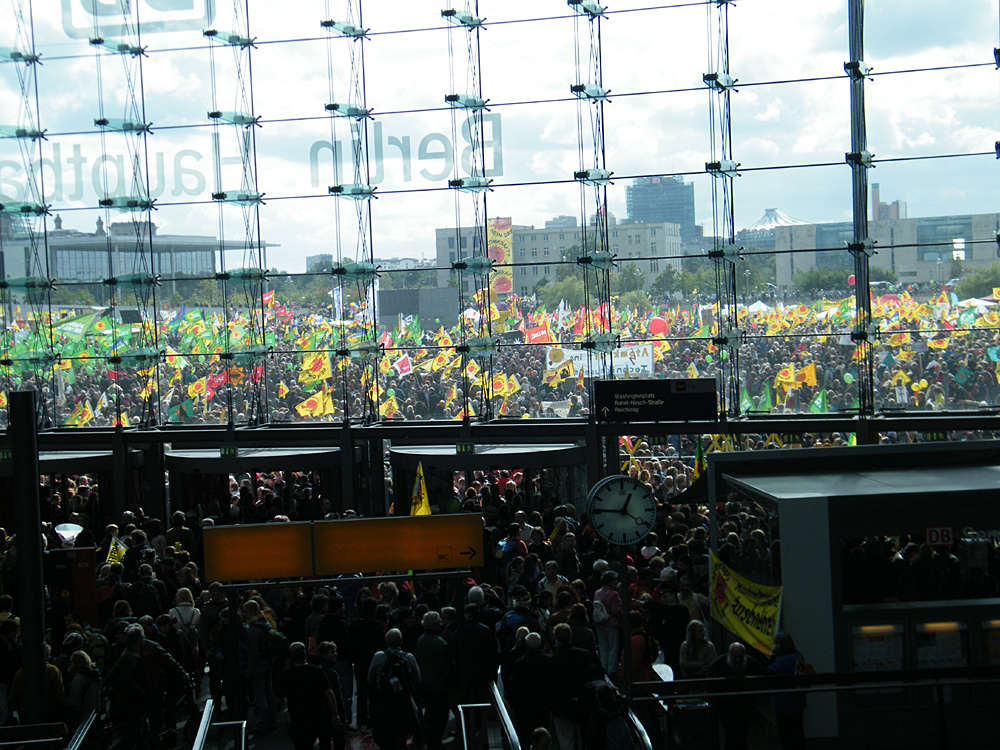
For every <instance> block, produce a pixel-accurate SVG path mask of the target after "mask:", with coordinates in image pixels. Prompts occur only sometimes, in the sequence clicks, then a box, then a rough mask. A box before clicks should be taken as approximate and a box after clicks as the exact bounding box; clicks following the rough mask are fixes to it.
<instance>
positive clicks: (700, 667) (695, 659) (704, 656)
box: [678, 620, 716, 679]
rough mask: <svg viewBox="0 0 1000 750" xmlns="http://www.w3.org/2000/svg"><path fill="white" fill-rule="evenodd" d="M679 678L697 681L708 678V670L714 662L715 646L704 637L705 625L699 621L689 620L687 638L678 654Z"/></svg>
mask: <svg viewBox="0 0 1000 750" xmlns="http://www.w3.org/2000/svg"><path fill="white" fill-rule="evenodd" d="M679 657H680V658H679V660H678V663H679V666H680V669H681V675H680V676H681V677H686V678H687V679H699V678H704V677H708V668H709V667H710V666H711V665H712V662H714V661H715V657H716V654H715V646H714V645H713V644H712V642H711V641H710V640H708V638H707V637H706V636H705V624H704V623H703V622H702V621H701V620H691V622H689V623H688V626H687V638H685V639H684V643H682V644H681V648H680V654H679Z"/></svg>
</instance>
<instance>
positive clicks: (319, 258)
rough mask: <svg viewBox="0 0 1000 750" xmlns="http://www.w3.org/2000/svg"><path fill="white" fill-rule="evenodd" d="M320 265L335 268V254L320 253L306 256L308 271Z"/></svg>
mask: <svg viewBox="0 0 1000 750" xmlns="http://www.w3.org/2000/svg"><path fill="white" fill-rule="evenodd" d="M316 266H320V267H322V268H333V254H332V253H320V254H319V255H307V256H306V273H309V271H311V270H313V269H314V268H316Z"/></svg>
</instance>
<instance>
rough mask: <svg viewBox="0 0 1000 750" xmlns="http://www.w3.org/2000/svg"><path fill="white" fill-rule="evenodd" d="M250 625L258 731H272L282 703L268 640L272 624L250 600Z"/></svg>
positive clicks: (247, 607) (245, 617) (246, 608)
mask: <svg viewBox="0 0 1000 750" xmlns="http://www.w3.org/2000/svg"><path fill="white" fill-rule="evenodd" d="M242 614H243V620H244V622H245V623H246V626H247V636H248V639H247V647H248V652H247V671H246V674H247V678H248V679H249V681H250V690H251V692H252V693H253V699H254V730H253V732H254V734H257V735H263V734H270V733H271V732H273V731H274V730H275V729H277V728H278V705H277V700H276V698H275V695H274V686H273V684H272V679H271V672H272V663H271V658H270V656H269V655H268V653H267V644H266V640H267V638H268V631H269V630H271V624H270V623H269V622H268V621H267V619H266V618H265V617H264V616H263V615H262V614H261V610H260V605H259V604H258V603H257V602H256V601H254V600H252V599H251V600H249V601H247V602H245V603H244V604H243V607H242Z"/></svg>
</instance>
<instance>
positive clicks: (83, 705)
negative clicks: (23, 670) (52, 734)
mask: <svg viewBox="0 0 1000 750" xmlns="http://www.w3.org/2000/svg"><path fill="white" fill-rule="evenodd" d="M64 682H65V683H66V727H67V729H68V730H69V731H70V732H71V733H72V732H75V731H76V728H77V727H78V726H79V725H80V722H82V721H84V720H86V718H87V717H88V716H90V714H91V713H95V716H96V719H95V721H94V724H93V725H92V726H91V728H90V730H89V731H88V733H87V738H86V741H85V745H84V747H86V748H88V749H90V748H95V749H96V748H99V747H101V746H102V744H103V743H102V741H103V735H104V733H103V724H102V722H101V720H100V718H101V713H102V709H103V707H102V705H101V672H100V670H98V669H97V667H96V666H94V662H93V661H91V659H90V656H89V655H88V654H87V652H86V651H74V652H73V653H72V654H71V655H70V660H69V669H68V670H67V672H66V674H65V675H64Z"/></svg>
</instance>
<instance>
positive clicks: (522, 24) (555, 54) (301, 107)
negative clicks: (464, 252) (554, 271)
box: [0, 0, 1000, 272]
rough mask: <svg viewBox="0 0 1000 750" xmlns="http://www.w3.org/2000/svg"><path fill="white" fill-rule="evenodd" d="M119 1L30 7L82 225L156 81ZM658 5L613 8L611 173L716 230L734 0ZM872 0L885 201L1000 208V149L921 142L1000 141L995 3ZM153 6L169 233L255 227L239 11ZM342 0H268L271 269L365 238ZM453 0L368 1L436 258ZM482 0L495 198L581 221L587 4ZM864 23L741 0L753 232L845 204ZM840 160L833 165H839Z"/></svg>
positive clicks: (421, 250) (378, 243) (608, 39)
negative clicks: (668, 190)
mask: <svg viewBox="0 0 1000 750" xmlns="http://www.w3.org/2000/svg"><path fill="white" fill-rule="evenodd" d="M111 4H112V3H110V2H108V3H104V4H102V3H94V2H93V1H92V0H61V2H60V3H58V4H57V3H55V2H52V1H50V2H45V3H41V2H36V3H35V6H36V8H35V14H34V22H35V29H34V31H35V38H36V44H37V49H38V51H39V52H40V53H41V54H42V56H43V60H44V65H43V66H41V67H40V68H39V69H38V84H39V109H40V118H39V119H40V126H41V127H42V128H44V129H45V130H47V131H48V134H49V138H48V140H47V141H45V142H44V143H43V144H42V154H41V156H42V157H43V158H44V159H45V160H48V161H46V162H45V163H46V164H48V165H56V166H49V167H48V168H47V169H46V170H45V182H46V194H47V196H48V198H47V200H48V202H49V203H51V204H52V205H53V210H54V211H55V212H58V213H60V214H61V215H62V217H63V220H64V225H65V226H67V227H73V228H79V229H82V230H86V231H91V230H92V228H93V226H94V222H95V221H96V219H97V217H98V216H100V215H101V214H102V212H101V211H99V210H97V209H96V208H94V207H95V205H96V202H97V199H98V197H100V196H101V194H102V193H103V191H104V190H105V187H104V186H105V183H106V182H107V184H108V185H110V186H111V188H110V191H111V192H114V191H116V190H118V191H120V192H122V193H125V192H128V187H127V184H128V180H129V168H128V163H129V158H128V156H127V154H128V152H129V148H130V146H129V143H130V141H128V140H127V139H126V138H125V137H123V136H121V135H116V134H108V135H107V136H105V137H104V138H102V137H101V136H100V135H99V134H98V133H97V132H96V128H95V127H94V125H93V120H94V119H95V118H96V117H98V116H99V115H100V112H101V111H102V105H103V112H104V115H105V116H106V117H109V118H113V117H122V116H125V115H126V111H127V110H126V105H127V102H128V100H129V95H128V91H129V88H130V78H131V85H132V87H133V89H134V90H136V91H138V87H139V81H140V79H139V77H138V74H137V71H138V68H137V66H135V65H133V64H130V63H128V64H127V58H126V59H125V60H123V59H121V58H120V57H119V56H117V55H113V54H107V55H105V56H103V57H101V59H100V63H99V64H98V60H97V57H96V56H95V54H94V51H93V48H92V47H91V45H90V44H89V43H88V38H89V37H92V36H93V35H94V15H93V10H94V7H95V6H97V7H102V6H103V5H111ZM209 5H211V3H209ZM238 5H242V0H240V2H239V3H238ZM653 5H654V4H652V3H646V2H637V1H636V0H630V1H629V2H621V3H614V4H609V5H608V11H609V12H608V16H607V18H606V20H605V21H603V22H602V24H601V46H602V61H603V74H604V85H605V86H606V87H607V88H609V89H610V90H611V100H610V102H609V103H608V104H606V106H605V133H606V136H605V137H606V161H607V167H608V169H610V170H611V171H612V172H614V174H615V178H616V182H615V184H614V185H613V186H612V187H611V188H609V190H608V203H609V210H610V212H611V213H612V214H614V215H615V216H617V217H618V218H619V219H624V218H625V217H626V214H627V212H626V208H625V186H626V185H627V184H628V183H629V181H630V179H631V178H632V177H634V176H638V175H659V174H662V175H666V174H683V175H685V179H687V180H689V181H693V182H694V184H695V195H696V201H697V205H696V212H697V219H698V221H699V222H700V223H703V224H704V225H705V227H706V234H708V233H710V232H711V222H712V208H711V182H710V178H709V177H707V176H706V175H705V174H704V165H705V162H706V161H708V160H709V155H710V145H709V144H710V140H709V138H710V129H709V94H708V93H707V90H706V89H705V87H704V86H703V84H702V81H701V77H702V74H703V73H705V72H708V71H709V70H711V69H714V67H715V65H716V64H715V63H713V62H711V58H712V53H711V52H710V47H711V49H714V48H715V47H716V43H715V37H714V35H713V34H710V32H709V23H708V18H709V15H712V16H713V17H714V16H715V11H714V10H711V11H710V10H709V9H714V7H715V6H714V4H711V5H709V6H704V5H696V6H688V5H679V4H678V5H675V6H674V7H670V6H666V5H665V6H663V7H659V8H653V7H652V6H653ZM867 6H868V9H867V11H866V31H865V47H866V53H865V58H866V60H865V61H866V62H867V63H868V65H869V66H870V67H872V68H873V72H874V76H873V80H871V81H870V82H869V83H868V85H867V87H866V111H867V122H868V133H869V149H870V150H871V151H872V152H874V153H875V155H876V158H877V159H893V160H895V161H891V162H888V163H880V164H878V166H877V168H876V169H875V170H873V172H872V173H871V177H870V180H871V182H877V183H879V184H880V186H881V191H882V198H883V200H887V201H892V200H896V199H899V200H903V201H905V202H906V203H907V205H908V211H909V215H910V216H911V217H913V216H928V215H939V214H950V213H985V212H994V211H997V210H998V201H997V198H998V194H997V185H998V184H1000V181H998V179H997V168H998V166H997V161H996V159H995V158H994V157H993V156H992V155H991V154H989V153H987V154H986V155H979V156H961V157H959V158H949V159H919V158H915V157H931V156H944V155H967V154H982V153H983V152H992V151H993V148H994V146H993V144H994V142H995V141H996V140H997V139H998V138H1000V134H998V122H1000V79H998V73H997V71H996V69H995V66H994V65H993V49H994V47H997V46H1000V41H998V34H1000V31H998V16H1000V13H998V5H997V0H953V2H948V3H941V2H931V1H930V0H924V1H922V2H915V1H913V0H909V1H907V2H904V1H903V0H880V1H879V2H870V3H868V4H867ZM136 7H137V8H138V10H139V14H140V18H141V19H142V21H143V24H144V26H143V29H144V30H143V35H142V44H143V45H144V46H145V47H147V56H146V57H145V58H144V59H143V61H142V76H141V85H142V93H143V94H144V96H141V97H140V98H141V100H142V101H143V102H144V105H145V120H146V121H147V122H150V123H152V125H153V134H152V135H151V136H150V137H149V138H148V139H147V141H146V148H147V149H148V153H147V152H142V154H141V155H142V159H143V161H144V162H145V163H147V164H148V168H147V171H148V173H149V176H150V185H151V191H152V193H153V195H154V196H155V197H156V199H157V206H158V210H157V211H156V213H155V214H154V221H155V222H156V224H157V225H158V228H159V231H160V232H161V233H178V234H197V235H209V236H217V235H218V234H219V232H220V227H221V231H222V232H223V233H224V234H226V235H227V237H229V238H234V239H238V238H240V237H242V236H243V234H244V232H245V224H244V221H243V213H242V211H240V210H239V209H236V208H231V207H227V208H225V209H223V210H222V211H221V212H220V209H219V207H218V206H217V205H216V204H214V203H213V202H212V200H211V193H212V192H213V190H214V183H215V177H214V167H213V162H214V159H213V148H215V145H214V144H215V142H216V141H214V140H213V136H214V135H215V134H216V132H217V136H218V141H217V142H218V149H219V153H220V155H221V156H222V157H223V159H224V161H226V162H227V163H226V164H225V165H224V166H223V169H222V187H223V189H229V190H231V189H233V188H234V187H238V185H239V183H240V172H239V167H238V166H234V165H233V164H232V161H233V157H234V156H235V154H236V153H237V146H238V142H237V135H238V132H239V131H238V130H237V129H233V128H220V129H218V131H216V130H215V129H214V128H212V127H211V126H209V124H208V122H209V121H208V119H207V116H206V114H207V112H208V111H210V110H212V109H218V110H222V111H234V110H242V109H244V107H243V105H242V103H241V100H240V97H239V95H238V91H239V82H238V81H237V78H236V75H235V66H234V64H233V58H234V55H233V54H232V52H231V51H230V50H228V49H217V50H216V52H215V54H214V56H213V55H210V54H209V51H208V49H207V47H206V44H205V40H204V38H203V37H202V34H201V30H202V29H204V28H206V27H214V28H216V29H218V30H220V31H229V30H232V29H236V28H238V25H239V24H238V21H236V20H235V19H234V18H233V11H232V6H230V5H228V4H226V3H222V2H220V3H218V4H217V7H216V8H215V9H214V14H213V13H211V12H208V13H206V0H156V1H155V2H154V1H153V0H142V1H141V2H139V3H138V4H137V6H136ZM346 7H347V6H346V3H345V2H340V1H337V2H334V1H332V0H331V1H330V2H328V3H323V2H310V1H305V0H297V1H296V2H294V3H288V2H284V3H279V2H275V1H274V0H251V1H250V3H249V8H250V13H249V28H250V33H251V35H252V36H253V37H255V39H256V48H255V49H254V50H253V51H252V53H251V59H252V82H253V91H252V93H253V109H254V112H255V113H256V114H257V115H259V116H260V117H261V127H260V128H258V129H256V131H255V138H256V143H255V146H256V169H257V180H258V186H259V189H260V191H261V192H263V193H264V194H265V201H266V203H265V205H263V206H262V207H261V209H260V228H261V234H262V236H263V238H264V239H265V240H266V241H267V242H268V243H273V244H277V245H279V247H277V248H271V249H270V250H269V257H268V263H269V265H271V266H276V267H278V268H281V269H283V270H287V271H292V272H300V271H303V270H305V263H304V258H305V256H307V255H313V254H317V253H326V252H331V253H333V254H335V255H336V254H338V252H340V253H342V254H343V256H344V257H353V256H354V253H355V247H356V240H355V236H354V233H355V227H356V225H357V219H356V216H355V206H354V205H353V204H351V203H349V202H346V201H337V200H335V199H333V198H330V197H328V196H327V194H326V193H327V187H328V186H329V185H331V184H334V182H335V178H334V175H333V171H334V168H333V159H332V150H331V149H330V147H329V144H330V143H331V142H332V141H334V140H340V141H341V142H342V143H343V144H344V148H345V151H346V150H347V149H349V145H348V144H349V139H350V135H349V131H348V129H347V128H346V127H345V122H344V121H343V120H338V121H336V122H335V123H333V122H331V120H330V118H328V117H326V115H325V112H324V104H325V103H327V102H329V101H331V96H332V99H333V100H334V101H338V102H339V101H346V100H347V99H348V94H349V84H350V76H349V70H350V50H351V47H352V46H354V47H355V49H356V48H357V46H358V45H352V44H351V43H349V42H347V41H345V40H343V39H334V40H332V41H328V39H327V38H326V34H325V32H323V31H322V29H321V28H320V25H319V24H320V21H321V20H322V19H324V18H332V19H334V20H345V19H347V17H348V14H347V10H346ZM443 7H446V4H445V3H430V2H424V0H418V1H417V2H414V1H413V0H407V1H404V2H397V1H395V0H378V2H369V3H366V4H365V5H364V7H363V12H364V18H363V25H364V27H365V28H367V29H369V30H370V37H369V40H368V41H366V42H365V43H364V70H365V87H366V94H367V103H368V106H369V108H371V109H372V110H373V112H374V114H375V119H374V120H371V121H369V122H368V139H369V159H370V163H371V169H372V175H373V182H375V183H376V184H377V188H378V193H380V194H381V197H380V198H379V199H378V200H376V201H374V202H373V204H372V231H373V236H374V242H373V246H374V249H375V254H376V255H377V256H378V257H401V256H409V257H419V256H424V257H432V256H433V248H434V244H433V243H434V229H435V228H436V227H449V226H454V225H455V223H456V221H457V219H458V218H460V219H461V221H462V223H463V224H467V223H469V222H470V218H471V213H470V209H469V206H470V205H471V203H470V201H469V199H468V198H464V199H462V200H460V201H459V202H458V207H457V208H456V200H455V196H454V194H453V193H452V192H450V191H448V190H446V189H443V188H444V187H445V186H446V181H447V179H448V178H449V177H451V176H453V167H452V165H453V157H455V156H456V155H457V156H458V158H459V160H461V154H462V151H463V150H464V149H465V147H466V146H467V144H466V142H465V141H464V139H463V138H462V134H461V121H460V120H459V121H457V122H456V121H455V120H454V119H453V112H452V111H451V110H449V109H447V108H446V107H445V106H444V96H445V95H446V94H448V93H452V90H453V89H454V91H455V92H457V93H465V92H466V91H467V90H468V88H467V72H466V71H467V69H468V65H467V60H466V50H467V47H466V39H465V33H464V32H463V31H460V30H454V31H452V32H451V36H450V43H449V31H448V30H447V26H446V25H445V23H444V22H443V20H442V18H441V15H440V11H441V9H442V8H443ZM456 7H459V6H456ZM462 7H464V6H462ZM210 10H211V9H210ZM10 12H11V11H10V9H9V6H8V7H5V8H4V9H3V10H2V11H0V14H6V15H0V29H2V31H0V47H4V46H6V47H14V46H18V42H17V39H16V38H15V35H14V29H15V28H16V24H15V23H14V20H13V18H12V17H11V16H10ZM206 15H207V16H208V18H206ZM479 15H480V16H482V17H485V19H486V27H485V28H484V29H483V30H482V31H481V33H480V58H481V65H480V70H481V79H482V92H483V96H484V97H485V98H487V99H488V100H489V103H490V111H489V115H488V120H489V124H488V128H487V135H488V136H489V144H488V145H489V147H488V148H487V160H488V162H489V164H490V166H492V168H493V170H494V172H495V174H494V176H493V180H494V190H493V192H491V193H490V194H489V195H488V198H487V205H488V213H489V215H490V216H510V217H512V218H513V220H514V223H515V224H533V225H535V226H542V225H543V224H544V222H545V220H546V219H549V218H551V217H553V216H556V215H560V214H570V215H575V216H578V217H579V215H580V195H579V189H578V188H577V187H576V186H575V185H573V184H572V182H571V180H572V174H573V171H574V170H576V169H579V168H580V160H579V156H578V149H577V142H578V140H577V121H578V119H577V118H578V105H577V102H576V101H575V100H574V99H573V98H572V97H571V95H570V93H569V87H570V85H571V84H572V83H575V82H576V76H577V72H576V68H575V57H576V55H575V47H576V44H577V40H579V43H580V44H581V45H582V46H581V48H580V49H581V50H582V52H581V55H582V58H583V60H584V63H586V59H587V46H588V45H589V31H588V27H587V24H586V23H578V24H577V23H575V22H574V19H573V16H572V14H571V12H570V9H569V8H568V6H567V5H566V4H565V3H564V2H538V1H534V0H533V1H529V0H504V1H503V2H499V1H497V2H485V1H484V2H481V3H480V5H479ZM846 21H847V3H846V0H809V2H802V0H746V2H742V3H737V4H734V5H733V6H732V7H731V8H730V10H729V37H730V69H731V73H732V75H733V76H734V77H735V78H736V79H738V84H737V89H738V91H737V92H736V93H734V94H733V95H732V118H733V127H732V143H733V155H734V158H735V159H736V161H738V162H739V163H740V164H741V165H742V167H743V168H744V171H743V173H742V176H741V177H740V178H739V179H738V180H737V181H736V185H735V192H734V207H735V215H736V226H737V228H740V227H743V226H747V225H749V224H751V223H753V222H754V221H755V220H756V219H757V218H759V217H760V216H761V214H763V212H764V210H765V209H766V208H770V207H776V208H779V209H781V210H782V211H784V212H785V213H787V214H789V215H791V216H792V217H794V218H796V219H799V220H802V221H808V222H823V221H844V220H849V219H850V207H851V188H850V171H849V169H848V168H847V167H846V166H845V165H844V164H843V161H844V153H845V152H846V151H849V150H850V136H849V93H848V83H847V79H846V77H845V76H844V72H843V63H844V61H845V60H847V58H848V53H847V49H848V39H847V23H846ZM101 22H102V26H101V35H102V36H104V37H105V38H108V39H111V38H114V37H115V35H116V34H117V33H118V31H117V28H118V25H120V19H119V18H118V17H116V16H115V15H114V13H113V12H110V11H109V12H108V13H107V14H106V15H104V16H102V17H101ZM146 24H148V26H147V25H146ZM577 31H578V32H579V33H578V34H577ZM710 36H711V45H710V43H709V40H710ZM969 66H976V67H969ZM99 67H100V79H99V80H100V86H99V85H98V68H99ZM245 68H246V66H245V65H244V70H245ZM244 80H245V81H246V82H247V84H248V82H249V78H245V79H244ZM213 82H214V84H213ZM17 86H18V79H17V76H16V66H15V65H13V64H9V63H7V64H0V113H4V114H2V115H0V117H2V118H3V120H4V121H3V122H0V124H3V125H10V124H15V123H14V122H12V121H9V120H13V119H14V113H16V112H19V105H18V98H19V95H18V90H17ZM331 92H332V94H331ZM585 115H586V113H585ZM585 121H586V122H588V123H589V118H586V119H585ZM453 128H457V129H456V130H453ZM588 128H589V125H588ZM588 138H589V136H588ZM456 141H458V143H457V146H456ZM131 143H139V144H141V141H140V140H138V139H133V140H132V141H131ZM133 147H134V146H133ZM102 155H103V156H104V157H106V158H102ZM828 164H833V165H834V166H821V165H828ZM22 165H23V157H22V156H21V154H20V152H19V150H18V148H17V143H16V142H14V141H12V140H10V139H6V140H0V194H2V195H3V196H4V197H5V198H7V199H11V198H15V199H16V198H18V197H20V196H19V195H18V191H19V190H23V182H24V170H23V166H22ZM585 166H591V165H590V164H587V165H585ZM767 168H777V169H767ZM342 181H343V182H351V181H353V178H350V179H349V178H345V179H343V180H342ZM567 181H569V182H568V184H567ZM0 200H2V199H0ZM338 248H339V250H338ZM232 262H236V263H238V262H239V261H238V260H234V261H232Z"/></svg>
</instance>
